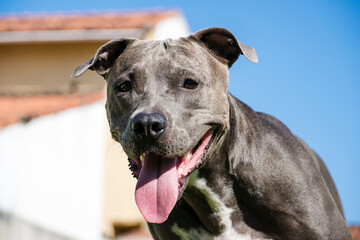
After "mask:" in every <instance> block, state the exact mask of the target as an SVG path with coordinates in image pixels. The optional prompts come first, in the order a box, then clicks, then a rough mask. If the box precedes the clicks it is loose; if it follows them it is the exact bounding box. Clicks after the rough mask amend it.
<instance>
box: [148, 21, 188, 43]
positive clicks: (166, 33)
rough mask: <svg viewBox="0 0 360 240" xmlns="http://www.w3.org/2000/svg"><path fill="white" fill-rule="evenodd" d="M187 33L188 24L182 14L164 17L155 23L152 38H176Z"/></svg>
mask: <svg viewBox="0 0 360 240" xmlns="http://www.w3.org/2000/svg"><path fill="white" fill-rule="evenodd" d="M189 34H190V30H189V25H188V24H187V21H186V19H185V18H184V16H183V15H176V16H174V17H171V18H166V19H164V20H162V21H160V22H159V23H158V24H156V26H155V28H154V40H165V39H167V38H173V39H176V38H179V37H185V36H188V35H189Z"/></svg>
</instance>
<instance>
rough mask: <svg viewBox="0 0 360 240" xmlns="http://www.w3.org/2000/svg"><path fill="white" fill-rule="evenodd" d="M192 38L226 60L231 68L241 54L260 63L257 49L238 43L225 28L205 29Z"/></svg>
mask: <svg viewBox="0 0 360 240" xmlns="http://www.w3.org/2000/svg"><path fill="white" fill-rule="evenodd" d="M190 38H193V39H195V40H196V41H198V42H200V43H201V44H204V45H205V47H206V48H207V49H209V50H210V52H211V53H212V54H213V55H215V56H216V57H220V58H222V59H225V60H226V61H227V64H228V66H229V68H230V67H231V65H232V64H233V63H234V62H235V61H236V60H237V59H238V57H239V55H240V54H243V55H244V56H245V57H246V58H247V59H248V60H250V61H251V62H253V63H257V62H258V57H257V55H256V51H255V49H253V48H252V47H249V46H246V45H245V44H243V43H241V42H239V41H237V40H236V38H235V37H234V35H233V34H232V33H231V32H230V31H228V30H227V29H225V28H220V27H214V28H207V29H203V30H200V31H198V32H196V33H194V34H192V35H190Z"/></svg>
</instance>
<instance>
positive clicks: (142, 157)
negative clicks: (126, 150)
mask: <svg viewBox="0 0 360 240" xmlns="http://www.w3.org/2000/svg"><path fill="white" fill-rule="evenodd" d="M144 155H145V154H141V156H140V161H141V162H143V161H144Z"/></svg>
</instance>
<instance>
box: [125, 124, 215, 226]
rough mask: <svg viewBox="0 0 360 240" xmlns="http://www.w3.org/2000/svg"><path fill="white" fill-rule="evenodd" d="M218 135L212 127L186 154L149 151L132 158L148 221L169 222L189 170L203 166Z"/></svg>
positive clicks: (139, 198) (138, 200) (140, 204)
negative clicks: (165, 153)
mask: <svg viewBox="0 0 360 240" xmlns="http://www.w3.org/2000/svg"><path fill="white" fill-rule="evenodd" d="M215 135H216V134H214V130H213V129H210V130H209V131H207V132H206V133H205V134H204V136H203V137H202V138H201V139H200V141H199V142H198V143H197V144H196V146H195V147H193V148H192V149H191V150H190V151H188V152H187V153H186V154H185V155H183V156H179V157H173V158H171V157H166V156H161V155H158V154H156V153H152V152H146V153H143V154H142V155H141V156H140V157H139V159H131V158H129V165H130V170H132V173H133V175H134V177H136V178H138V182H137V185H136V190H135V200H136V204H137V205H138V207H139V210H140V212H141V213H142V215H143V216H144V218H145V220H146V221H148V222H151V223H163V222H164V221H166V219H167V218H168V216H169V214H170V212H171V211H172V209H173V208H174V206H175V204H176V202H177V200H178V198H179V197H180V196H181V194H182V192H183V191H184V187H185V185H186V182H187V179H188V177H189V175H190V173H192V172H193V171H194V170H195V169H197V168H199V167H200V166H202V165H203V163H204V160H205V158H206V153H207V150H208V148H209V147H210V145H211V143H212V141H213V138H214V137H213V136H215Z"/></svg>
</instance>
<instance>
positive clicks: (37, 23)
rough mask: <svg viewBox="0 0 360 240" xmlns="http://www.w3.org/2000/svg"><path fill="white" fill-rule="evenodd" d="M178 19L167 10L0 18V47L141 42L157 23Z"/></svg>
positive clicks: (173, 12) (174, 12)
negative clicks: (126, 39) (125, 39)
mask: <svg viewBox="0 0 360 240" xmlns="http://www.w3.org/2000/svg"><path fill="white" fill-rule="evenodd" d="M179 15H181V14H180V13H179V12H178V11H176V10H169V11H149V12H127V13H121V12H107V13H106V12H101V13H100V12H99V13H88V14H57V15H29V16H8V17H0V43H19V42H56V41H57V42H59V41H60V42H63V41H84V40H85V41H102V40H109V39H112V38H114V37H119V36H121V37H135V38H142V37H143V36H144V35H145V34H146V33H147V31H148V30H149V29H151V28H153V27H155V26H156V24H158V23H159V22H161V21H163V20H165V19H168V18H172V17H175V16H179Z"/></svg>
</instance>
